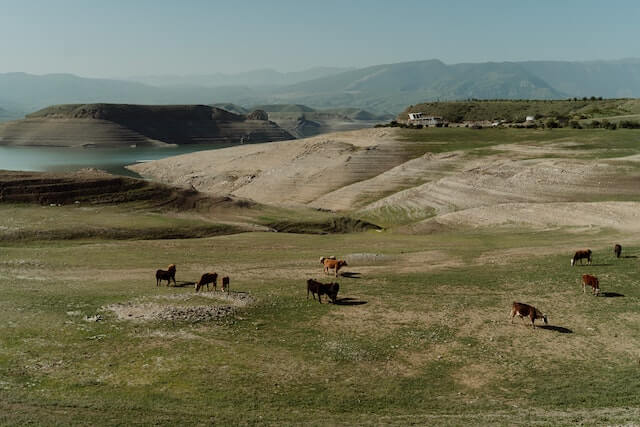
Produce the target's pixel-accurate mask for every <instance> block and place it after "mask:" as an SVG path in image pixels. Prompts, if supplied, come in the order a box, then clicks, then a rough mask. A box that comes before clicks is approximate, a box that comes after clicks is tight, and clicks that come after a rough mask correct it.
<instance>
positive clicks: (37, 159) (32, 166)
mask: <svg viewBox="0 0 640 427" xmlns="http://www.w3.org/2000/svg"><path fill="white" fill-rule="evenodd" d="M233 145H236V144H228V145H222V144H217V145H215V146H211V145H209V146H207V145H181V146H177V147H163V148H154V147H141V148H128V147H127V148H58V147H56V148H51V147H0V169H4V170H25V171H50V172H51V171H56V172H62V171H65V172H70V171H76V170H78V169H82V168H98V169H102V170H106V171H107V172H111V173H114V174H118V175H127V176H136V174H135V173H134V172H131V171H129V170H127V169H125V166H126V165H131V164H134V163H138V162H144V161H148V160H158V159H163V158H165V157H170V156H177V155H179V154H186V153H193V152H196V151H202V150H213V149H220V148H225V147H231V146H233Z"/></svg>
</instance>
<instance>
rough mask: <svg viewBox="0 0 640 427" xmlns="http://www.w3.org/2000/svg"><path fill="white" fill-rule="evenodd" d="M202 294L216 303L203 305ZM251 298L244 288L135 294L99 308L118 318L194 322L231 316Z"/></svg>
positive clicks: (141, 320)
mask: <svg viewBox="0 0 640 427" xmlns="http://www.w3.org/2000/svg"><path fill="white" fill-rule="evenodd" d="M203 298H206V299H211V300H216V301H218V302H220V304H215V303H212V304H211V305H203V304H202V299H203ZM253 301H254V299H253V297H252V296H251V295H249V294H247V293H244V292H229V293H222V292H199V293H197V294H195V293H189V294H173V295H159V296H155V297H147V298H138V299H135V300H131V301H127V302H123V303H115V304H110V305H107V306H103V307H102V308H101V310H103V311H111V312H113V313H114V314H115V315H116V318H117V319H118V320H131V321H137V322H145V321H158V320H160V321H180V322H188V323H198V322H209V321H216V320H222V319H224V318H227V317H229V316H233V315H234V314H235V312H236V309H237V308H238V307H246V306H247V305H249V304H251V303H252V302H253Z"/></svg>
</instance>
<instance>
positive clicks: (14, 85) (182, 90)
mask: <svg viewBox="0 0 640 427" xmlns="http://www.w3.org/2000/svg"><path fill="white" fill-rule="evenodd" d="M140 80H143V81H145V82H146V83H140V82H134V81H125V80H113V79H93V78H91V79H90V78H83V77H78V76H74V75H70V74H48V75H43V76H36V75H29V74H25V73H5V74H0V108H3V109H5V110H7V111H8V112H13V113H8V114H9V116H13V115H15V112H32V111H35V110H37V109H40V108H44V107H46V106H49V105H53V104H64V103H93V102H110V103H132V104H213V103H221V102H230V103H234V104H238V105H241V106H243V107H250V106H253V105H256V104H277V103H285V104H293V103H295V104H305V105H308V106H311V107H314V108H335V107H354V108H361V109H366V110H370V111H373V112H377V113H381V112H390V113H398V112H400V111H402V110H404V108H405V107H406V106H407V105H409V104H416V103H419V102H424V101H435V100H459V99H468V98H478V99H495V98H501V99H558V98H560V99H562V98H568V97H584V96H602V97H605V98H612V97H640V60H639V59H626V60H618V61H589V62H562V61H527V62H487V63H466V64H465V63H463V64H453V65H447V64H445V63H443V62H441V61H439V60H435V59H434V60H427V61H415V62H404V63H397V64H385V65H376V66H371V67H366V68H361V69H355V70H346V71H344V70H340V69H336V68H316V69H312V70H308V71H306V72H301V73H278V72H274V71H273V70H259V71H252V72H248V73H240V74H237V75H222V74H212V75H204V74H203V75H200V76H185V77H171V76H157V77H146V78H140Z"/></svg>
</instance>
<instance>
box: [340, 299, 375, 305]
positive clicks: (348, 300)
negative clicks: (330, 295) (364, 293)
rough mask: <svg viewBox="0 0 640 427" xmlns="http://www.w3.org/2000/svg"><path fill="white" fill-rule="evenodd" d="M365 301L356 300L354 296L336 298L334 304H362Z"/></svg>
mask: <svg viewBox="0 0 640 427" xmlns="http://www.w3.org/2000/svg"><path fill="white" fill-rule="evenodd" d="M366 303H367V301H361V300H357V299H355V298H338V299H337V300H336V302H335V303H334V304H335V305H363V304H366Z"/></svg>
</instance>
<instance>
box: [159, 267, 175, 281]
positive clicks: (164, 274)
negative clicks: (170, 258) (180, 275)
mask: <svg viewBox="0 0 640 427" xmlns="http://www.w3.org/2000/svg"><path fill="white" fill-rule="evenodd" d="M163 280H166V281H167V286H169V284H170V283H171V280H173V284H174V285H175V284H176V265H175V264H171V265H170V266H169V267H167V269H166V270H156V286H160V285H161V284H162V281H163Z"/></svg>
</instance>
